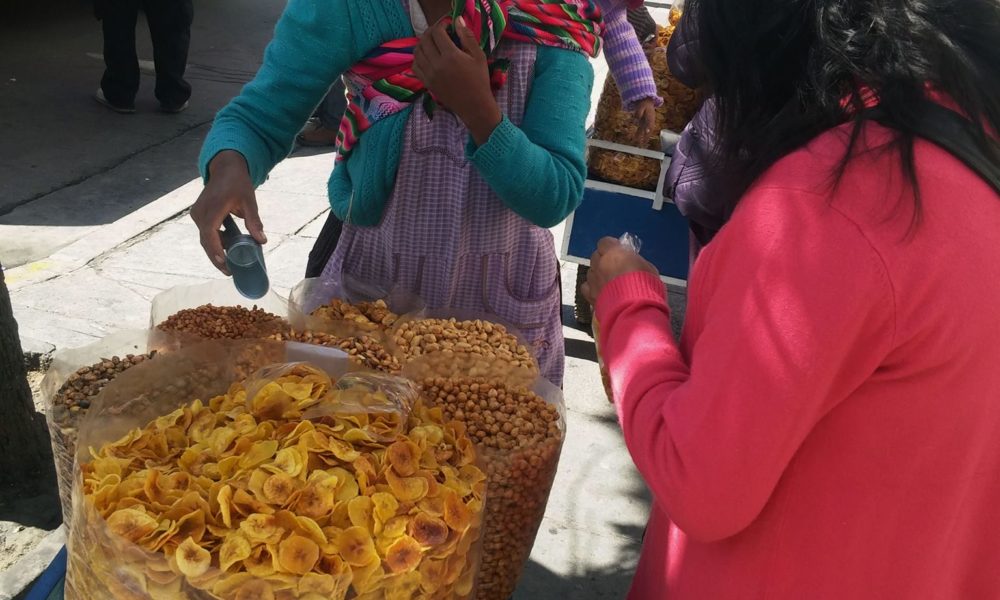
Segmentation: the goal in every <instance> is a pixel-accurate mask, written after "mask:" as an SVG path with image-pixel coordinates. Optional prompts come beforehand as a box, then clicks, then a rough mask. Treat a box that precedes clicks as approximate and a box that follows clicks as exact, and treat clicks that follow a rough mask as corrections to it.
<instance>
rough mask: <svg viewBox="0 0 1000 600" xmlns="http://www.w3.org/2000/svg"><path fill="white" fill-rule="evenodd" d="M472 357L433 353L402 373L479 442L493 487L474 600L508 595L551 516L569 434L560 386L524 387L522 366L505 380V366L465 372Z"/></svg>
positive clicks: (540, 382) (537, 384)
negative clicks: (553, 492)
mask: <svg viewBox="0 0 1000 600" xmlns="http://www.w3.org/2000/svg"><path fill="white" fill-rule="evenodd" d="M466 362H467V361H466V360H465V359H463V357H462V356H461V355H456V354H454V353H453V354H443V353H440V352H438V353H429V354H425V355H423V356H421V357H419V358H416V359H414V360H412V361H410V362H409V363H408V364H407V365H406V366H405V367H404V370H403V372H404V374H407V375H408V376H410V377H411V378H413V379H414V380H416V381H417V382H418V383H419V384H420V387H421V398H422V400H423V401H424V402H426V403H428V404H429V405H431V406H436V407H440V408H441V409H442V410H443V411H444V416H445V418H446V419H448V420H451V419H455V420H458V421H460V422H462V423H463V424H464V425H465V427H466V429H467V431H468V433H469V437H470V438H471V439H472V441H473V442H475V443H476V448H477V451H478V453H479V456H480V460H481V461H483V463H484V466H485V468H486V474H487V478H488V479H487V481H488V483H487V485H488V489H489V494H488V495H487V498H486V522H485V525H484V529H483V556H482V562H481V565H480V570H479V577H478V579H477V593H476V598H477V600H507V599H508V598H510V596H511V594H513V593H514V590H515V588H516V587H517V583H518V581H519V579H520V577H521V574H522V571H523V570H524V567H525V565H526V564H527V561H528V557H529V556H530V555H531V549H532V546H533V545H534V543H535V536H536V534H537V533H538V528H539V526H540V525H541V522H542V518H543V517H544V515H545V508H546V505H547V504H548V499H549V492H550V491H551V489H552V482H553V480H554V479H555V474H556V468H557V466H558V464H559V455H560V452H561V451H562V444H563V440H564V439H565V435H566V417H565V414H566V409H565V404H564V401H563V396H562V391H561V390H560V389H559V388H557V387H556V386H554V385H552V384H551V383H549V382H548V381H546V380H545V379H542V378H539V377H536V378H535V379H534V381H533V382H532V383H531V384H525V374H524V372H523V371H522V370H521V369H519V368H517V367H514V368H512V369H511V370H510V371H509V375H508V377H507V378H504V377H502V376H500V375H499V373H500V369H494V370H493V372H492V373H490V375H489V376H488V377H473V376H469V375H468V374H466V373H464V372H463V365H464V364H466ZM435 373H436V374H435Z"/></svg>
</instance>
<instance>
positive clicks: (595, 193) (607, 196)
mask: <svg viewBox="0 0 1000 600" xmlns="http://www.w3.org/2000/svg"><path fill="white" fill-rule="evenodd" d="M661 137H663V138H670V137H675V136H674V135H673V134H672V133H670V132H664V134H663V135H662V136H661ZM671 141H673V140H671ZM664 145H667V144H664ZM587 146H588V148H600V149H605V150H612V151H614V152H621V153H624V154H630V155H633V156H642V157H645V158H651V159H655V160H658V161H660V177H659V180H658V183H657V186H656V190H655V191H648V190H641V189H637V188H632V187H627V186H623V185H618V184H615V183H609V182H607V181H602V180H599V179H596V178H592V177H588V178H587V182H586V187H585V189H584V192H583V202H581V203H580V206H579V208H577V209H576V212H574V213H573V214H571V215H570V216H569V218H568V219H567V220H566V229H565V231H564V232H563V240H562V249H561V252H560V257H561V258H562V260H565V261H569V262H573V263H576V264H578V265H580V266H581V268H580V269H579V271H578V274H577V285H576V287H577V290H579V288H580V285H581V284H583V282H584V281H586V273H587V267H589V266H590V257H591V255H592V254H593V253H594V250H595V249H596V248H597V243H598V242H599V241H600V240H601V238H605V237H613V238H618V237H621V236H622V235H623V234H625V233H631V234H633V235H635V236H637V237H638V238H639V239H640V240H641V241H642V256H643V258H645V259H646V260H648V261H649V262H651V263H653V265H655V266H656V268H657V270H659V272H660V278H661V279H662V280H663V282H664V283H665V284H667V285H668V286H674V287H680V288H686V287H687V278H688V268H689V265H690V261H689V253H690V250H691V248H690V237H689V233H688V222H687V219H686V218H684V216H683V215H682V214H681V213H680V211H678V210H677V206H676V205H674V203H673V201H672V200H670V199H669V198H666V197H665V196H664V193H663V180H664V177H663V176H664V174H665V173H666V171H667V167H669V166H670V156H668V155H667V154H666V152H663V151H657V150H646V149H643V148H636V147H634V146H626V145H624V144H617V143H614V142H607V141H603V140H597V139H594V138H593V137H592V136H591V137H590V139H588V141H587ZM574 308H575V311H576V314H577V318H578V319H579V320H580V322H581V323H582V324H587V323H589V315H590V312H591V307H590V306H589V305H588V304H587V301H586V300H584V299H583V297H582V296H581V295H580V293H579V291H577V294H576V306H575V307H574Z"/></svg>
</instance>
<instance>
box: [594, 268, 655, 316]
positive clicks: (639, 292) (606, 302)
mask: <svg viewBox="0 0 1000 600" xmlns="http://www.w3.org/2000/svg"><path fill="white" fill-rule="evenodd" d="M636 302H646V303H653V304H662V305H663V306H664V307H667V292H666V287H665V286H664V285H663V282H662V281H660V278H659V277H657V276H656V275H653V274H652V273H646V272H635V273H628V274H626V275H622V276H620V277H616V278H615V279H612V280H611V283H609V284H608V285H606V286H604V289H603V290H601V295H600V296H598V298H597V305H596V306H595V307H594V308H595V311H594V317H595V318H596V319H597V321H598V322H599V323H608V322H609V319H608V317H609V316H611V315H614V314H616V313H618V312H619V311H621V310H622V308H624V307H625V306H626V305H628V304H632V303H636ZM668 310H669V308H668Z"/></svg>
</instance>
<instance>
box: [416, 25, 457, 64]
mask: <svg viewBox="0 0 1000 600" xmlns="http://www.w3.org/2000/svg"><path fill="white" fill-rule="evenodd" d="M443 27H444V24H443V23H438V24H436V25H434V27H431V28H430V29H428V30H427V31H426V32H424V34H423V35H422V36H420V42H419V43H418V44H417V47H418V48H420V49H421V50H422V51H423V54H424V57H425V58H426V64H425V66H427V65H430V64H433V63H434V62H436V61H438V60H440V58H441V48H439V47H438V43H437V39H436V38H435V36H434V32H435V31H437V30H439V29H442V28H443ZM445 35H447V34H445ZM449 43H451V41H450V40H449Z"/></svg>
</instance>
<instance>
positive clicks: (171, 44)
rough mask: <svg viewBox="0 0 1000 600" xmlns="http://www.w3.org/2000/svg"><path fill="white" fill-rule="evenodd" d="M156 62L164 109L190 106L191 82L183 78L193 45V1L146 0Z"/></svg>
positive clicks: (159, 96) (176, 109)
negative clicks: (189, 50) (189, 51)
mask: <svg viewBox="0 0 1000 600" xmlns="http://www.w3.org/2000/svg"><path fill="white" fill-rule="evenodd" d="M143 8H144V9H145V11H146V20H147V21H149V35H150V37H151V38H152V41H153V62H154V63H155V64H156V99H157V100H159V101H160V108H161V110H163V111H164V112H170V113H175V112H180V111H182V110H184V109H185V108H187V105H188V99H189V98H190V97H191V84H189V83H188V82H187V81H185V80H184V71H185V69H186V68H187V58H188V49H189V47H190V45H191V23H192V22H193V21H194V2H193V0H143Z"/></svg>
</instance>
